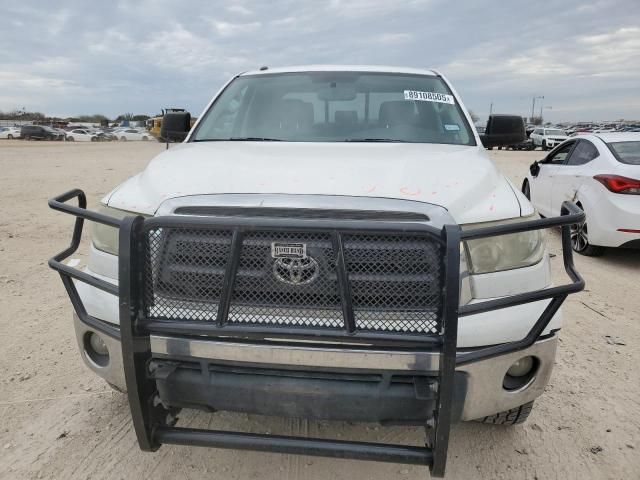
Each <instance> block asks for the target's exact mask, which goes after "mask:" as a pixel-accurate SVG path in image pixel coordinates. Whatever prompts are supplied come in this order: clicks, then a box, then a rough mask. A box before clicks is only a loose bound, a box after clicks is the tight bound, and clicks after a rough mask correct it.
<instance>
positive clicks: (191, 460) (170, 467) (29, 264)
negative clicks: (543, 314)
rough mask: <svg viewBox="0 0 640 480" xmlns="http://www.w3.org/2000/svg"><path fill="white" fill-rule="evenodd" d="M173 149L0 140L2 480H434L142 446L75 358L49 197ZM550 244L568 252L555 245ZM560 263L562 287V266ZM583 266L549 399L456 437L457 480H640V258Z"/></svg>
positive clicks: (366, 431) (508, 164)
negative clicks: (516, 422) (520, 416)
mask: <svg viewBox="0 0 640 480" xmlns="http://www.w3.org/2000/svg"><path fill="white" fill-rule="evenodd" d="M163 148H164V146H163V145H160V144H158V143H155V142H154V143H146V142H127V143H114V144H103V143H97V144H93V143H87V144H80V143H75V144H73V143H66V144H65V143H53V142H20V141H2V140H0V172H1V173H0V342H1V344H0V417H1V418H2V422H1V423H0V479H11V480H13V479H35V478H38V479H40V478H52V479H65V480H66V479H88V478H91V479H103V478H104V479H146V478H153V479H158V480H159V479H178V478H180V479H181V478H185V479H205V478H206V479H227V478H228V479H231V478H233V479H249V478H265V479H266V478H274V479H276V478H277V479H283V478H284V479H295V478H306V479H327V478H331V479H333V480H340V479H349V480H354V479H390V478H400V479H405V478H406V479H410V478H426V477H427V476H428V475H427V473H426V470H425V469H423V468H419V467H410V466H403V465H394V464H382V463H369V462H355V461H346V460H333V459H322V458H311V457H297V456H290V455H276V454H265V453H252V452H238V451H231V450H226V451H225V450H213V449H204V448H187V447H174V446H164V447H162V448H161V449H160V450H159V451H158V452H156V453H153V454H150V453H143V452H141V451H140V450H139V449H138V446H137V443H136V439H135V435H134V432H133V430H132V427H131V422H130V417H129V411H128V405H127V402H126V399H125V397H124V396H123V395H121V394H118V393H115V392H113V391H111V390H110V389H109V388H108V387H107V386H106V384H105V383H104V382H103V381H102V380H101V379H99V378H98V377H96V376H95V375H94V374H93V373H91V372H90V371H89V370H88V369H86V368H85V366H84V365H83V364H82V363H81V360H80V357H79V355H78V352H77V347H76V341H75V336H74V332H73V326H72V322H71V305H70V303H69V301H68V299H67V296H66V294H65V292H64V290H63V287H62V283H61V282H60V280H59V278H58V277H57V275H56V274H55V273H54V272H53V271H51V270H49V269H48V267H47V264H46V262H47V259H48V258H49V257H50V256H51V255H52V254H53V253H54V252H58V251H60V250H61V249H62V248H64V247H65V246H66V245H67V244H68V243H69V240H70V234H71V226H72V219H71V218H70V217H68V216H65V215H62V214H60V213H55V212H53V211H51V210H49V209H48V208H47V199H48V198H49V197H51V196H53V195H55V194H59V193H61V192H63V191H66V190H68V189H70V188H72V187H81V188H83V189H84V190H85V191H86V192H87V195H88V197H89V200H90V205H94V206H95V205H96V202H97V201H98V199H99V198H101V196H102V195H103V194H105V193H106V192H108V191H109V190H110V189H111V188H112V187H113V186H115V185H117V184H118V183H120V182H121V181H122V180H124V179H125V178H127V177H128V176H130V175H132V174H134V173H135V172H137V171H139V170H141V169H142V168H143V167H144V165H145V164H146V163H147V161H148V160H149V159H150V158H152V157H153V156H154V155H155V154H156V153H158V152H160V151H161V150H162V149H163ZM490 154H491V156H492V157H493V158H494V159H495V161H496V162H497V164H498V165H499V167H500V168H502V169H503V171H504V172H505V173H506V174H508V175H509V176H510V177H511V178H512V179H513V180H514V182H515V183H516V184H517V185H520V182H521V180H522V176H523V174H524V172H526V169H527V167H528V165H529V164H530V163H531V162H532V161H533V160H534V159H537V158H541V157H542V153H541V152H539V151H538V152H503V151H492V152H490ZM550 239H551V250H552V252H553V253H556V254H558V253H559V252H560V245H559V236H558V234H557V232H552V233H550ZM552 263H553V268H554V274H556V275H559V273H560V272H561V270H562V260H561V257H559V256H556V257H554V258H552ZM576 263H577V266H578V269H579V270H580V272H581V273H582V274H583V275H584V277H585V278H586V282H587V289H586V291H584V292H582V293H581V294H578V295H573V296H571V297H570V298H569V300H568V301H567V302H566V303H565V307H564V318H565V328H564V329H563V330H562V334H561V343H560V348H559V353H558V362H557V366H556V368H555V370H554V373H553V376H552V379H551V383H550V384H549V386H548V388H547V392H546V394H545V395H543V396H542V397H541V398H540V399H539V400H538V401H536V405H535V408H534V410H533V413H532V415H531V417H530V419H529V421H528V422H527V423H526V424H524V425H522V426H517V427H514V428H501V427H491V426H485V425H480V424H475V423H465V424H461V425H458V426H455V427H454V428H453V431H452V436H451V444H450V449H449V464H448V471H447V473H448V475H447V478H449V479H466V478H473V479H485V478H486V479H495V478H503V479H520V478H523V479H525V478H526V479H535V478H537V479H547V478H561V479H567V478H571V479H573V478H576V479H578V478H579V479H584V478H597V479H602V478H611V479H638V478H640V368H638V365H640V348H638V345H640V313H639V312H640V289H639V285H640V283H639V279H640V252H631V251H608V252H607V254H606V255H605V256H604V257H602V258H586V257H580V256H579V257H577V258H576ZM558 279H560V277H559V276H558ZM607 336H610V337H607ZM180 424H181V425H189V426H193V427H202V428H206V427H209V428H219V429H238V430H246V431H253V432H272V433H280V434H294V435H298V434H299V435H309V436H321V437H334V438H341V439H347V438H352V439H360V440H367V441H373V442H375V441H386V442H394V443H403V442H407V443H414V444H420V442H421V439H422V438H423V437H422V431H421V430H420V429H418V428H415V429H411V428H387V427H384V428H383V427H376V426H372V425H350V424H344V423H320V422H310V421H304V420H287V419H280V418H264V417H257V416H250V415H234V414H215V415H209V414H204V413H196V412H193V411H184V412H183V413H182V415H181V421H180Z"/></svg>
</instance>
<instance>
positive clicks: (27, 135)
mask: <svg viewBox="0 0 640 480" xmlns="http://www.w3.org/2000/svg"><path fill="white" fill-rule="evenodd" d="M20 138H24V139H25V140H62V139H64V136H63V135H62V134H61V133H60V132H58V131H56V130H54V129H53V128H51V127H44V126H41V125H23V126H22V127H21V128H20Z"/></svg>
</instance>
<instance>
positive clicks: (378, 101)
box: [193, 72, 475, 145]
mask: <svg viewBox="0 0 640 480" xmlns="http://www.w3.org/2000/svg"><path fill="white" fill-rule="evenodd" d="M193 140H194V141H196V142H202V141H224V140H251V141H260V140H263V141H269V140H272V141H278V140H279V141H286V142H416V143H445V144H455V145H475V140H474V137H473V135H472V133H471V129H470V128H469V124H468V123H467V121H466V119H465V118H464V116H463V114H462V110H461V108H460V106H459V105H458V104H457V101H456V100H455V98H454V97H453V95H452V94H451V91H450V90H449V89H448V88H447V86H446V84H445V83H444V82H443V81H442V79H440V78H439V77H437V76H428V75H409V74H399V73H397V74H396V73H393V74H389V73H368V72H366V73H365V72H302V73H283V74H262V75H248V76H241V77H238V78H236V79H235V80H234V81H233V82H232V83H231V84H230V85H229V86H228V87H227V88H226V89H225V90H224V92H223V93H222V94H221V95H220V96H219V97H218V98H217V99H216V101H215V102H214V104H213V106H212V107H211V108H210V109H209V110H208V111H207V113H206V114H205V116H204V118H203V119H202V121H201V122H200V124H199V126H198V128H197V129H196V131H195V133H194V135H193Z"/></svg>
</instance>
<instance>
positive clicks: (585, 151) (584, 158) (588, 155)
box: [567, 140, 598, 165]
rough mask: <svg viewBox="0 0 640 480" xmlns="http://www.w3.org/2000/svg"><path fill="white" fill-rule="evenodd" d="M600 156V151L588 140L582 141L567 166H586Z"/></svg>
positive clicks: (572, 153)
mask: <svg viewBox="0 0 640 480" xmlns="http://www.w3.org/2000/svg"><path fill="white" fill-rule="evenodd" d="M597 156H598V149H597V148H596V147H595V146H594V145H593V144H592V143H591V142H590V141H588V140H580V141H579V142H578V145H576V148H575V149H574V150H573V152H571V156H570V157H569V160H568V161H567V165H584V164H585V163H589V162H590V161H591V160H593V159H594V158H596V157H597Z"/></svg>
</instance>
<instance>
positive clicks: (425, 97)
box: [404, 90, 455, 105]
mask: <svg viewBox="0 0 640 480" xmlns="http://www.w3.org/2000/svg"><path fill="white" fill-rule="evenodd" d="M404 99H405V100H418V101H421V102H438V103H449V104H451V105H454V104H455V101H454V100H453V95H447V94H446V93H435V92H419V91H417V90H405V91H404Z"/></svg>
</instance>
